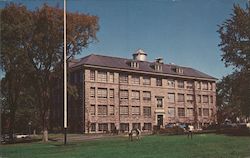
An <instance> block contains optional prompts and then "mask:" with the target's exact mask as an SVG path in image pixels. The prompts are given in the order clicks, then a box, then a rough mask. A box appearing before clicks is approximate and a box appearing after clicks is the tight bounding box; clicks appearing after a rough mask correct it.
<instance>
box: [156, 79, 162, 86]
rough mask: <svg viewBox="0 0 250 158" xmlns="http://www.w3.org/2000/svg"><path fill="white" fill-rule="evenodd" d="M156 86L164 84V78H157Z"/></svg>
mask: <svg viewBox="0 0 250 158" xmlns="http://www.w3.org/2000/svg"><path fill="white" fill-rule="evenodd" d="M156 86H162V79H161V78H156Z"/></svg>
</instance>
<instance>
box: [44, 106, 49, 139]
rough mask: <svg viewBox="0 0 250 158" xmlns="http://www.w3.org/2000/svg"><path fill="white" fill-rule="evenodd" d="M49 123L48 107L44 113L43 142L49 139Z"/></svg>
mask: <svg viewBox="0 0 250 158" xmlns="http://www.w3.org/2000/svg"><path fill="white" fill-rule="evenodd" d="M48 125H49V110H47V109H46V111H45V112H44V115H43V142H48V141H49V136H48V133H49V132H48V127H49V126H48Z"/></svg>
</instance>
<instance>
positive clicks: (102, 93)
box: [97, 88, 108, 98]
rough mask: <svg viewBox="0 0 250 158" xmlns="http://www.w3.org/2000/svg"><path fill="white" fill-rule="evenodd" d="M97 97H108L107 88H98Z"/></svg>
mask: <svg viewBox="0 0 250 158" xmlns="http://www.w3.org/2000/svg"><path fill="white" fill-rule="evenodd" d="M97 97H98V98H107V97H108V93H107V88H98V90H97Z"/></svg>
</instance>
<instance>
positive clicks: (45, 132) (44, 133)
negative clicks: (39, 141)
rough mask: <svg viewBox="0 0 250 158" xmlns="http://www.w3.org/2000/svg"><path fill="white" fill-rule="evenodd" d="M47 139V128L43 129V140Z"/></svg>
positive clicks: (46, 140)
mask: <svg viewBox="0 0 250 158" xmlns="http://www.w3.org/2000/svg"><path fill="white" fill-rule="evenodd" d="M48 141H49V135H48V129H43V142H48Z"/></svg>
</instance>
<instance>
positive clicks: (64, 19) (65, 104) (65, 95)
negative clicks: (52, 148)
mask: <svg viewBox="0 0 250 158" xmlns="http://www.w3.org/2000/svg"><path fill="white" fill-rule="evenodd" d="M63 8H64V13H63V17H64V18H63V21H64V25H63V38H64V39H63V43H64V50H63V51H64V52H63V54H64V56H63V65H64V145H66V144H67V52H66V51H67V50H66V45H67V43H66V0H64V7H63Z"/></svg>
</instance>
